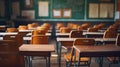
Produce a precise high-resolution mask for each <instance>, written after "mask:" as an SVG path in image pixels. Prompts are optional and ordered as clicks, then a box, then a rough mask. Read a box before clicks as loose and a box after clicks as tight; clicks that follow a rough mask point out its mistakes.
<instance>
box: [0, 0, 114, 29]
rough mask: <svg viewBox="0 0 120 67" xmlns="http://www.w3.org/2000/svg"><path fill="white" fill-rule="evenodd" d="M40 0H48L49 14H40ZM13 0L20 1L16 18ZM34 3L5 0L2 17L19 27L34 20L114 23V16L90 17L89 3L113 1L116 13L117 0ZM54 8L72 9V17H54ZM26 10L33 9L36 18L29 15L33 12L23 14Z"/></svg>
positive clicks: (37, 0)
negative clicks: (26, 14)
mask: <svg viewBox="0 0 120 67" xmlns="http://www.w3.org/2000/svg"><path fill="white" fill-rule="evenodd" d="M40 1H47V2H48V10H49V14H48V16H42V17H40V16H39V13H38V10H39V9H38V8H39V7H38V5H39V4H38V2H40ZM13 2H19V4H20V7H19V9H20V11H19V12H20V14H19V15H17V16H16V17H15V18H14V16H12V18H11V15H13V12H12V10H13V9H12V3H13ZM30 3H31V4H32V5H29V6H26V5H25V0H6V1H5V4H6V6H5V8H6V10H5V11H6V14H5V17H1V20H2V19H5V20H12V21H13V22H14V24H15V27H17V26H18V25H19V24H20V25H22V24H28V23H32V22H39V23H40V24H41V23H43V22H50V23H52V24H55V23H56V22H65V23H67V22H75V23H84V22H92V23H99V22H105V23H107V24H109V22H110V24H112V23H113V22H114V21H115V19H114V17H113V18H99V17H98V18H89V17H88V15H89V4H90V3H96V4H100V3H113V4H114V13H115V8H116V6H115V0H110V1H109V2H106V1H104V0H76V1H74V0H32V1H30ZM54 9H61V10H63V9H72V17H69V18H65V17H63V16H62V17H60V18H54V17H53V10H54ZM23 11H24V12H25V11H31V12H32V13H34V15H35V16H34V17H35V19H31V17H28V16H29V15H30V16H31V15H32V14H28V16H22V12H23Z"/></svg>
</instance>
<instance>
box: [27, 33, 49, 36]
mask: <svg viewBox="0 0 120 67" xmlns="http://www.w3.org/2000/svg"><path fill="white" fill-rule="evenodd" d="M31 35H32V33H28V34H27V35H26V36H31ZM45 35H46V36H51V33H46V34H45Z"/></svg>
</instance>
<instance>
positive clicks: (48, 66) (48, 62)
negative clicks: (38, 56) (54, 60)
mask: <svg viewBox="0 0 120 67" xmlns="http://www.w3.org/2000/svg"><path fill="white" fill-rule="evenodd" d="M48 67H50V57H48Z"/></svg>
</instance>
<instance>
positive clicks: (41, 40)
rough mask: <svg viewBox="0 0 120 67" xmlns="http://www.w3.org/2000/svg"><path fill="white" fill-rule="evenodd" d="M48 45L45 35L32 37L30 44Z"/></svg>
mask: <svg viewBox="0 0 120 67" xmlns="http://www.w3.org/2000/svg"><path fill="white" fill-rule="evenodd" d="M48 43H49V37H48V36H45V35H33V36H32V40H31V44H34V45H36V44H48Z"/></svg>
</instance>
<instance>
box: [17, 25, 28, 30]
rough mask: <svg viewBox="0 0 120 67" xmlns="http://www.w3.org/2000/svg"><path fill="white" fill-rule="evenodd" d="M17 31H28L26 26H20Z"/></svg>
mask: <svg viewBox="0 0 120 67" xmlns="http://www.w3.org/2000/svg"><path fill="white" fill-rule="evenodd" d="M18 29H19V30H28V27H27V26H26V25H20V26H19V27H18Z"/></svg>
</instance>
